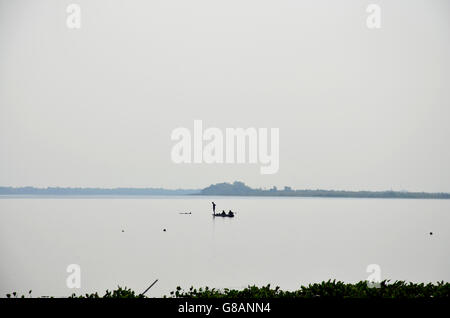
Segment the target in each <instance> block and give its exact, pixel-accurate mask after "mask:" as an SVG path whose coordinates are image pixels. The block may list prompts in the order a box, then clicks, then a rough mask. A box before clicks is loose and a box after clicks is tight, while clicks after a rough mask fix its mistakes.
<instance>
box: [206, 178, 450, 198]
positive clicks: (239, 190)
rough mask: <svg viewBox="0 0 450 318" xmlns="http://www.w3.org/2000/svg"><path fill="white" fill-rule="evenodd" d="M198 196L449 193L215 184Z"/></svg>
mask: <svg viewBox="0 0 450 318" xmlns="http://www.w3.org/2000/svg"><path fill="white" fill-rule="evenodd" d="M200 195H233V196H261V197H272V196H280V197H331V198H406V199H450V193H427V192H405V191H340V190H320V189H319V190H294V189H292V188H291V187H284V189H282V190H279V189H277V187H275V186H274V187H272V188H271V189H268V190H267V189H261V188H259V189H253V188H250V187H249V186H247V185H246V184H245V183H243V182H239V181H235V182H233V183H217V184H214V185H210V186H209V187H207V188H205V189H203V190H201V191H200Z"/></svg>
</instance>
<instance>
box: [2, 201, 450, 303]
mask: <svg viewBox="0 0 450 318" xmlns="http://www.w3.org/2000/svg"><path fill="white" fill-rule="evenodd" d="M212 200H214V201H215V202H216V203H217V204H218V206H217V208H218V209H219V210H222V209H226V210H227V211H228V209H230V208H231V209H233V210H234V211H237V212H238V213H237V216H236V217H235V218H234V219H229V218H213V217H212V216H211V204H210V201H212ZM189 211H190V212H192V214H191V215H182V214H179V213H180V212H189ZM449 225H450V200H401V199H395V200H392V199H384V200H383V199H324V198H320V199H315V198H234V197H230V198H209V197H189V198H186V197H182V198H181V197H145V198H133V197H119V198H1V199H0V258H1V262H0V296H2V297H4V296H5V294H6V293H8V292H12V291H17V292H19V293H26V292H27V291H28V290H29V289H32V290H33V295H34V296H41V295H54V296H64V295H70V294H71V293H72V292H74V291H75V292H76V293H85V292H92V291H100V292H103V291H105V290H106V289H112V288H115V287H116V286H117V285H121V286H128V287H131V288H132V289H134V290H136V291H138V292H142V291H144V290H145V289H146V288H147V287H148V285H149V284H150V283H151V282H153V281H154V280H155V279H156V278H158V279H159V282H158V283H157V284H156V285H155V286H154V287H153V288H152V289H151V290H150V291H149V292H148V294H147V295H148V296H161V295H164V294H168V293H169V292H170V291H171V290H174V289H175V288H176V286H178V285H180V286H182V287H189V286H191V285H194V286H197V287H199V286H205V285H207V286H210V287H218V288H224V287H229V288H241V287H244V286H246V285H248V284H257V285H262V284H267V283H271V284H272V285H278V286H280V287H282V288H283V289H296V288H298V287H299V286H300V285H301V284H307V283H310V282H318V281H322V280H328V279H330V278H332V279H333V278H336V279H338V280H343V281H347V282H355V281H359V280H365V279H367V277H368V275H369V274H368V273H366V268H367V266H368V265H369V264H378V265H380V266H381V276H382V278H389V279H393V280H396V279H397V280H408V281H416V282H430V281H431V282H435V281H438V280H444V281H450V248H449V243H450V227H449ZM164 228H165V229H167V231H166V232H164V231H163V229H164ZM122 230H124V232H122ZM429 232H433V235H429ZM72 263H75V264H79V265H80V266H81V289H78V290H70V289H68V288H67V287H66V278H67V276H68V275H69V274H68V273H67V272H66V267H67V266H68V265H69V264H72Z"/></svg>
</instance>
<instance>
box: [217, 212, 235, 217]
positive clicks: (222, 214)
mask: <svg viewBox="0 0 450 318" xmlns="http://www.w3.org/2000/svg"><path fill="white" fill-rule="evenodd" d="M213 216H221V217H224V218H234V213H233V212H228V213H224V212H222V213H215V214H213Z"/></svg>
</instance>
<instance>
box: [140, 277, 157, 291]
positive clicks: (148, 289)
mask: <svg viewBox="0 0 450 318" xmlns="http://www.w3.org/2000/svg"><path fill="white" fill-rule="evenodd" d="M157 281H158V280H155V281H154V282H153V284H151V285H150V286H148V288H147V289H146V290H145V291H144V292H143V293H142V294H141V295H144V294H145V293H146V292H147V291H148V290H149V289H150V288H152V287H153V285H155V284H156V282H157Z"/></svg>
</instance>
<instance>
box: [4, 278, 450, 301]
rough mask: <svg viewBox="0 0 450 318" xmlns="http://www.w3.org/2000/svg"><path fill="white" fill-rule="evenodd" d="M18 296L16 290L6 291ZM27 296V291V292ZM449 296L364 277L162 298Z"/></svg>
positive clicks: (445, 289) (438, 289) (440, 289)
mask: <svg viewBox="0 0 450 318" xmlns="http://www.w3.org/2000/svg"><path fill="white" fill-rule="evenodd" d="M6 296H7V297H8V298H10V297H11V296H13V297H15V298H17V297H22V298H23V297H25V296H24V295H23V296H19V295H18V294H17V293H15V292H14V293H12V295H11V294H7V295H6ZM29 297H31V291H30V292H29ZM167 297H168V298H257V299H261V298H450V283H444V282H443V281H442V282H437V283H436V284H432V283H428V284H423V283H421V284H416V283H407V282H404V281H396V282H393V283H389V280H384V281H382V282H380V283H379V284H378V285H377V286H371V285H370V284H368V282H367V281H360V282H358V283H356V284H347V283H344V282H340V281H336V280H333V281H331V280H329V281H327V282H321V283H314V284H309V285H308V286H301V287H300V289H298V290H295V291H283V290H281V289H280V288H279V287H275V288H272V287H271V286H270V284H269V285H267V286H262V287H257V286H248V287H246V288H244V289H242V290H237V289H228V288H225V289H216V288H209V287H205V288H199V289H196V288H194V287H191V288H189V290H183V289H182V288H181V287H177V288H176V290H175V291H172V292H170V295H169V296H164V298H167ZM69 298H146V296H145V295H142V294H137V293H135V292H134V291H133V290H131V289H129V288H127V287H124V288H122V287H120V286H118V287H117V289H115V290H112V291H109V290H107V291H106V292H105V294H104V295H103V296H100V295H99V294H98V293H92V294H85V295H78V296H77V295H76V294H72V295H71V296H70V297H69Z"/></svg>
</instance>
